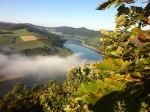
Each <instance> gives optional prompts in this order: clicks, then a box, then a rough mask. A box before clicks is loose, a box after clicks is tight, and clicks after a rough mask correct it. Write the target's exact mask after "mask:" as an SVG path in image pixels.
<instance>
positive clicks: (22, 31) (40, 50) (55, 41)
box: [0, 22, 71, 56]
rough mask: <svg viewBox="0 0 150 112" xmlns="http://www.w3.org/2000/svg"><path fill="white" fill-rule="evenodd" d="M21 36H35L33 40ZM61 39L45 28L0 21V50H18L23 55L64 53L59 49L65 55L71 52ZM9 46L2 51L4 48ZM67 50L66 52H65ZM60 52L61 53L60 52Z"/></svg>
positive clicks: (10, 51)
mask: <svg viewBox="0 0 150 112" xmlns="http://www.w3.org/2000/svg"><path fill="white" fill-rule="evenodd" d="M22 36H27V37H26V38H28V40H29V39H30V38H32V36H35V38H36V39H35V40H32V41H28V42H26V40H25V41H24V40H22ZM62 41H63V40H61V38H60V37H59V36H58V35H55V34H52V33H49V32H47V31H45V30H40V29H37V28H33V27H31V26H28V25H26V24H13V23H3V22H0V48H1V49H0V50H1V52H3V53H4V52H7V54H9V53H12V52H19V53H22V54H25V55H57V54H58V55H63V56H64V55H65V54H62V52H61V51H60V49H59V48H61V50H64V52H66V55H69V54H71V51H69V50H68V49H66V48H65V47H64V46H63V42H62ZM6 47H7V48H9V50H8V51H4V48H6ZM67 51H68V53H67ZM60 52H61V53H60Z"/></svg>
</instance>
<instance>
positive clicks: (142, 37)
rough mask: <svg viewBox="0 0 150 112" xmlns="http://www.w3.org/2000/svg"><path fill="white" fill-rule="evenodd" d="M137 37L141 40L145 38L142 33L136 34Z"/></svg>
mask: <svg viewBox="0 0 150 112" xmlns="http://www.w3.org/2000/svg"><path fill="white" fill-rule="evenodd" d="M138 38H139V39H141V40H146V37H145V35H144V34H138Z"/></svg>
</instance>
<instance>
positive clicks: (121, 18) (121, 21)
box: [116, 14, 126, 26]
mask: <svg viewBox="0 0 150 112" xmlns="http://www.w3.org/2000/svg"><path fill="white" fill-rule="evenodd" d="M125 23H126V16H125V14H122V15H120V16H119V17H117V19H116V26H123V25H124V24H125Z"/></svg>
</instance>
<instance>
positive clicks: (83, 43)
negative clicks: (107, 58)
mask: <svg viewBox="0 0 150 112" xmlns="http://www.w3.org/2000/svg"><path fill="white" fill-rule="evenodd" d="M66 39H68V37H67V38H66ZM69 39H73V40H79V41H81V42H82V44H81V45H82V46H84V47H87V48H89V49H92V50H94V51H97V52H99V53H101V54H104V52H103V51H100V50H98V49H97V48H95V47H92V46H89V45H87V44H85V42H84V40H81V39H76V38H69Z"/></svg>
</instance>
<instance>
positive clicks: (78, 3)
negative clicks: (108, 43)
mask: <svg viewBox="0 0 150 112" xmlns="http://www.w3.org/2000/svg"><path fill="white" fill-rule="evenodd" d="M104 1H107V0H0V21H1V22H13V23H32V24H35V25H41V26H47V27H57V26H71V27H76V28H78V27H86V28H88V29H94V30H100V29H107V30H112V29H114V27H115V23H114V22H115V16H114V15H115V14H116V10H117V9H115V8H113V7H111V8H110V9H107V10H105V11H98V10H95V9H96V7H97V6H98V4H101V3H102V2H104ZM143 1H145V0H138V1H137V3H136V5H138V6H143V5H145V4H142V3H141V2H143Z"/></svg>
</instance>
